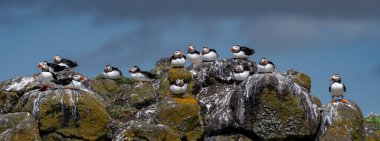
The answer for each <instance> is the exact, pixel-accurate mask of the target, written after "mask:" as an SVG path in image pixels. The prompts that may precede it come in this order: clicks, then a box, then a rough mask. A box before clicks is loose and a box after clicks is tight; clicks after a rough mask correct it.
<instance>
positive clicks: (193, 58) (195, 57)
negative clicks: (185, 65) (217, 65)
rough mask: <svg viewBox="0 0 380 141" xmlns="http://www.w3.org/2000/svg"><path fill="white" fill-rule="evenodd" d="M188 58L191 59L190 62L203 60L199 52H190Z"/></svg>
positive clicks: (194, 62) (195, 62)
mask: <svg viewBox="0 0 380 141" xmlns="http://www.w3.org/2000/svg"><path fill="white" fill-rule="evenodd" d="M186 57H187V59H189V61H190V63H191V64H199V63H200V62H202V58H201V55H199V54H195V53H194V54H190V53H188V54H187V55H186Z"/></svg>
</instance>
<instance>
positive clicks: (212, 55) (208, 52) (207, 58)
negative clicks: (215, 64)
mask: <svg viewBox="0 0 380 141" xmlns="http://www.w3.org/2000/svg"><path fill="white" fill-rule="evenodd" d="M201 55H202V61H203V62H211V61H216V60H217V59H218V54H217V53H216V51H215V50H214V49H210V48H208V47H203V48H202V51H201Z"/></svg>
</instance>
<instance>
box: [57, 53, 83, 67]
mask: <svg viewBox="0 0 380 141" xmlns="http://www.w3.org/2000/svg"><path fill="white" fill-rule="evenodd" d="M53 61H54V63H55V64H58V65H60V66H64V67H66V68H69V69H71V68H75V67H76V66H78V64H77V62H74V61H71V60H69V59H64V58H61V56H59V55H56V56H54V57H53Z"/></svg>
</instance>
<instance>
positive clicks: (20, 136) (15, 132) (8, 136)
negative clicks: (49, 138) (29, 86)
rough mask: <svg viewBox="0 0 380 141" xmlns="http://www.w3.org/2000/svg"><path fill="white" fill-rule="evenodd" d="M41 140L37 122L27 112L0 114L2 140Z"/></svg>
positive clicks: (0, 137)
mask: <svg viewBox="0 0 380 141" xmlns="http://www.w3.org/2000/svg"><path fill="white" fill-rule="evenodd" d="M38 140H41V138H40V134H39V130H38V125H37V122H36V121H35V120H34V118H33V116H32V115H31V114H29V113H27V112H19V113H9V114H0V141H38Z"/></svg>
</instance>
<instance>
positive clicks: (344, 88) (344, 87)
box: [342, 84, 346, 92]
mask: <svg viewBox="0 0 380 141" xmlns="http://www.w3.org/2000/svg"><path fill="white" fill-rule="evenodd" d="M342 85H343V90H344V92H346V86H345V85H344V84H342Z"/></svg>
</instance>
